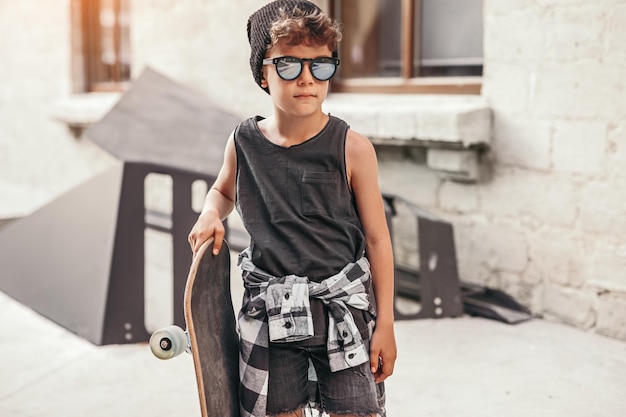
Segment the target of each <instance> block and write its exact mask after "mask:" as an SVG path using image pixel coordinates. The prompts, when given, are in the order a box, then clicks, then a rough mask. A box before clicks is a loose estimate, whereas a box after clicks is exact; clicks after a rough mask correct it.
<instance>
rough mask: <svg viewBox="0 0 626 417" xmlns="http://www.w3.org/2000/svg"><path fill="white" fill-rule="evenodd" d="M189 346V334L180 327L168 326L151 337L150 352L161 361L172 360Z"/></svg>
mask: <svg viewBox="0 0 626 417" xmlns="http://www.w3.org/2000/svg"><path fill="white" fill-rule="evenodd" d="M187 346H188V339H187V333H185V331H184V330H183V329H181V328H180V327H178V326H167V327H164V328H162V329H160V330H157V331H156V332H154V333H152V336H150V350H151V351H152V354H153V355H154V356H156V357H157V358H159V359H171V358H173V357H175V356H178V355H180V354H181V353H183V352H184V351H185V350H186V349H187Z"/></svg>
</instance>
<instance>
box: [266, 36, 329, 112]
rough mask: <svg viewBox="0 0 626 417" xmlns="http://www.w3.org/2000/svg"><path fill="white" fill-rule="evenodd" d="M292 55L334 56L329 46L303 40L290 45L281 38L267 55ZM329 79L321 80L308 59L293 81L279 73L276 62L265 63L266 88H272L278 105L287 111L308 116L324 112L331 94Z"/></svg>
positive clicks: (272, 56)
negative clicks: (315, 76) (280, 75)
mask: <svg viewBox="0 0 626 417" xmlns="http://www.w3.org/2000/svg"><path fill="white" fill-rule="evenodd" d="M282 56H292V57H296V58H319V57H331V56H332V52H331V50H330V48H328V46H317V45H314V44H309V43H303V44H299V45H287V44H286V43H285V42H284V41H282V40H281V41H279V42H278V43H277V44H276V45H275V46H274V47H273V48H271V49H270V50H269V51H268V52H267V54H266V55H265V57H266V58H278V57H282ZM328 84H329V81H319V80H317V79H315V78H314V77H313V75H312V74H311V69H310V63H309V62H305V63H304V67H303V68H302V72H301V73H300V75H299V76H298V77H297V78H296V79H294V80H291V81H287V80H283V79H282V78H280V77H279V76H278V73H277V72H276V66H275V65H274V64H271V65H264V66H263V80H262V81H261V86H262V87H268V88H269V91H270V95H271V97H272V101H273V102H274V105H275V106H276V107H277V108H278V109H280V111H282V112H284V113H289V114H292V115H294V116H308V115H311V114H314V113H316V112H318V111H321V108H322V103H323V101H324V99H326V95H327V94H328Z"/></svg>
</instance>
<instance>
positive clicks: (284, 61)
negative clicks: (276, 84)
mask: <svg viewBox="0 0 626 417" xmlns="http://www.w3.org/2000/svg"><path fill="white" fill-rule="evenodd" d="M276 71H277V72H278V75H279V76H280V78H282V79H283V80H287V81H291V80H295V79H296V78H298V76H299V75H300V73H301V72H302V61H300V60H299V59H296V58H292V57H284V58H281V59H279V60H278V62H277V63H276Z"/></svg>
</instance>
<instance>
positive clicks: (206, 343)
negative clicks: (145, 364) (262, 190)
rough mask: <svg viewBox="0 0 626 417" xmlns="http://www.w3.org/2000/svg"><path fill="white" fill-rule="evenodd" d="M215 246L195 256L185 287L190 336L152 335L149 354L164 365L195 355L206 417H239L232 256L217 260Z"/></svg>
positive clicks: (225, 252) (169, 330)
mask: <svg viewBox="0 0 626 417" xmlns="http://www.w3.org/2000/svg"><path fill="white" fill-rule="evenodd" d="M212 250H213V242H212V240H211V241H209V242H206V243H205V244H204V245H202V247H201V248H200V249H199V250H198V252H197V253H196V254H195V256H194V258H193V261H192V263H191V267H190V269H189V276H188V277H187V284H186V286H185V300H184V309H185V324H186V325H187V332H185V331H184V330H183V329H181V328H180V327H177V326H169V327H166V328H163V329H161V330H157V331H156V332H154V334H153V335H152V337H151V338H150V349H151V350H152V352H153V353H154V355H155V356H156V357H158V358H160V359H170V358H173V357H175V356H177V355H179V354H181V353H182V352H184V351H185V350H187V351H191V355H192V357H193V364H194V368H195V372H196V381H197V384H198V395H199V398H200V409H201V412H202V417H239V416H240V414H239V340H238V336H237V332H236V328H235V326H236V324H235V314H234V311H233V304H232V299H231V293H230V250H229V248H228V244H227V243H226V242H224V245H223V246H222V249H221V250H220V253H219V254H218V255H213V253H212Z"/></svg>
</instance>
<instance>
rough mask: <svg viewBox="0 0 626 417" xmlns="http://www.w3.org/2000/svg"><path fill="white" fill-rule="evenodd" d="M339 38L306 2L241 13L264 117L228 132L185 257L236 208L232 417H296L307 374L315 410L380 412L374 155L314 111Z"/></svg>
mask: <svg viewBox="0 0 626 417" xmlns="http://www.w3.org/2000/svg"><path fill="white" fill-rule="evenodd" d="M340 38H341V34H340V32H339V30H338V26H337V24H336V23H335V22H333V21H331V20H330V19H329V18H328V17H327V16H326V15H325V14H324V13H323V12H322V11H321V10H320V9H319V7H317V6H316V5H315V4H314V3H312V2H310V1H308V0H277V1H273V2H271V3H269V4H267V5H266V6H264V7H262V8H260V9H259V10H257V11H256V12H255V13H253V14H252V15H251V16H250V18H249V19H248V40H249V42H250V47H251V56H250V67H251V69H252V73H253V75H254V78H255V81H256V82H257V84H258V85H259V86H260V87H261V88H262V89H264V90H265V91H266V92H267V93H269V94H270V96H271V98H272V101H273V107H274V113H273V115H272V116H271V117H268V118H263V117H260V116H256V117H254V118H250V119H248V120H245V121H244V122H242V123H241V124H240V125H239V126H237V128H236V129H235V131H234V132H233V134H231V136H230V138H229V140H228V142H227V145H226V150H225V155H224V164H223V166H222V168H221V170H220V173H219V175H218V178H217V180H216V182H215V183H214V184H213V186H212V187H211V189H210V190H209V193H208V194H207V197H206V201H205V205H204V208H203V210H202V212H201V214H200V216H199V218H198V220H197V222H196V224H195V225H194V227H193V229H192V230H191V232H190V234H189V243H190V245H191V248H192V250H193V251H194V252H195V251H197V250H198V249H199V247H200V246H201V245H202V243H203V242H205V241H206V240H208V239H210V238H214V239H215V243H214V252H215V253H217V252H219V250H220V248H221V246H222V241H223V238H224V226H223V224H222V221H223V219H225V218H226V217H227V216H228V214H229V213H230V212H231V211H232V209H233V207H234V206H236V207H237V210H238V212H239V214H240V216H241V219H242V221H243V224H244V226H245V227H246V229H247V231H248V233H249V234H250V237H251V242H250V247H249V248H248V249H246V250H245V251H244V252H243V253H242V254H241V255H240V265H241V267H242V269H243V281H244V287H245V294H244V300H243V306H242V309H241V311H240V313H239V320H238V326H239V333H240V342H241V343H240V377H241V386H240V401H241V412H242V416H244V417H247V416H254V417H263V416H265V415H269V416H286V415H292V416H293V415H295V416H303V415H304V411H303V410H304V407H305V406H306V405H307V404H308V403H309V396H308V388H309V387H310V381H309V379H311V380H313V381H315V380H316V381H317V382H316V391H317V396H316V403H315V405H316V408H318V409H319V410H320V411H324V412H327V413H329V414H330V415H331V416H336V415H342V416H375V415H376V414H377V413H379V414H381V415H382V414H384V398H383V397H384V395H383V394H382V393H383V389H382V381H384V380H385V379H386V378H387V377H388V376H389V375H391V374H392V372H393V367H394V363H395V359H396V345H395V336H394V330H393V307H392V303H393V256H392V251H391V240H390V237H389V231H388V230H387V225H386V221H385V213H384V208H383V202H382V198H381V193H380V190H379V187H378V178H377V175H378V174H377V161H376V154H375V151H374V148H373V146H372V145H371V143H370V142H369V141H368V140H367V139H366V138H365V137H363V136H362V135H360V134H358V133H356V132H354V131H353V130H350V128H349V127H348V126H347V125H346V124H345V122H343V121H342V120H340V119H338V118H336V117H333V116H330V115H328V114H325V113H324V112H323V111H322V103H323V101H324V99H325V98H326V95H327V93H328V87H329V80H330V78H331V77H332V76H333V75H334V73H335V71H336V69H337V65H339V60H338V59H337V44H338V42H339V40H340ZM370 283H371V285H372V287H373V292H374V295H375V301H376V312H374V310H373V306H372V304H371V303H370V302H369V299H368V292H369V289H370ZM374 323H375V326H374ZM311 366H312V367H313V368H314V370H315V372H314V374H315V376H316V378H312V377H310V375H311V374H310V373H309V369H310V367H311ZM377 384H378V385H379V386H377Z"/></svg>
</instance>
